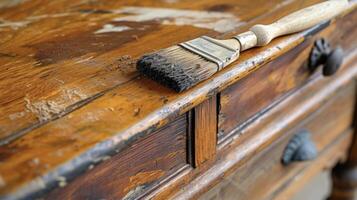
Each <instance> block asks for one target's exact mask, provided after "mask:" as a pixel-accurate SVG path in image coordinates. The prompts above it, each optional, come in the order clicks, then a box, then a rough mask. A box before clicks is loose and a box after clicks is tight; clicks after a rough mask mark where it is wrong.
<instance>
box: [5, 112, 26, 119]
mask: <svg viewBox="0 0 357 200" xmlns="http://www.w3.org/2000/svg"><path fill="white" fill-rule="evenodd" d="M25 115H26V112H23V111H22V112H16V113H13V114H10V115H9V119H10V120H16V119H19V118H22V117H24V116H25Z"/></svg>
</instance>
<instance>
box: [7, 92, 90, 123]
mask: <svg viewBox="0 0 357 200" xmlns="http://www.w3.org/2000/svg"><path fill="white" fill-rule="evenodd" d="M61 92H62V94H61V95H60V97H59V98H58V99H57V100H39V101H31V100H30V99H29V98H27V97H25V98H24V101H25V112H30V113H33V114H35V115H36V117H37V119H38V120H39V121H40V122H45V121H48V120H51V119H53V118H54V117H56V116H61V114H63V112H64V111H65V109H66V107H67V105H69V104H70V103H73V102H77V101H78V100H83V99H86V98H87V95H85V94H84V93H82V92H81V90H80V89H78V88H65V89H63V88H62V89H61ZM9 117H10V116H9ZM13 119H15V118H13Z"/></svg>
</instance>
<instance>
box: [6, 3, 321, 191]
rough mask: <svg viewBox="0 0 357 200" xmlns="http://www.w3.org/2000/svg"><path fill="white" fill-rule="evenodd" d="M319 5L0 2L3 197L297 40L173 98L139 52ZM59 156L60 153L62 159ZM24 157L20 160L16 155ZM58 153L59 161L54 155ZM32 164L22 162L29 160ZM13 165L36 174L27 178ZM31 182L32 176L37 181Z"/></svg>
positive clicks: (193, 101)
mask: <svg viewBox="0 0 357 200" xmlns="http://www.w3.org/2000/svg"><path fill="white" fill-rule="evenodd" d="M316 2H319V0H309V1H304V0H289V1H283V0H273V1H250V0H221V1H219V2H218V1H211V0H204V1H203V0H200V1H194V2H192V1H189V0H162V1H156V0H147V1H134V0H133V1H129V0H128V1H114V0H108V1H99V0H87V1H80V0H78V1H77V0H71V1H69V0H59V1H49V0H33V1H3V2H1V3H0V6H2V8H1V9H0V66H1V69H2V70H1V72H0V113H2V115H1V116H0V143H1V147H0V155H1V158H2V160H1V164H0V173H1V174H0V175H1V176H0V180H3V182H4V183H5V184H4V185H0V194H1V195H4V194H7V193H9V192H10V193H11V192H14V191H16V190H18V189H20V188H21V187H28V189H27V190H24V192H29V191H32V190H37V189H38V188H36V187H38V183H34V182H32V183H31V181H34V180H38V181H44V182H46V181H47V180H46V178H48V177H46V175H47V174H48V173H49V172H51V173H52V172H56V171H57V170H68V169H69V168H72V167H73V168H75V167H79V166H81V165H82V164H83V163H86V162H88V161H89V160H91V159H94V158H93V155H92V153H93V152H94V154H96V153H98V155H101V156H102V155H105V154H106V153H108V152H109V151H111V150H114V149H121V148H124V147H125V145H127V144H129V143H130V141H132V140H135V139H136V138H138V137H140V136H143V135H145V134H147V133H149V132H152V131H153V130H155V129H157V128H159V127H162V126H163V125H165V124H166V123H168V122H169V121H171V120H172V119H174V118H176V117H177V116H179V115H181V114H183V113H185V112H187V111H188V110H189V109H191V108H193V107H194V106H196V105H198V104H199V103H201V102H202V101H204V100H205V99H207V98H209V97H210V96H212V95H215V94H216V93H217V92H218V91H220V90H222V89H224V88H226V87H227V86H229V85H231V84H232V83H234V82H236V81H238V80H239V79H240V78H242V77H244V76H246V75H247V74H249V73H251V72H252V71H254V70H255V69H257V68H259V67H260V66H262V65H263V64H264V63H265V62H267V61H269V60H270V59H272V58H273V57H276V56H279V55H281V54H283V53H284V52H286V51H288V50H289V49H291V48H293V47H294V46H296V45H297V44H299V43H301V42H302V41H303V40H304V35H303V34H295V35H290V36H286V37H282V38H280V39H277V40H275V41H274V42H273V43H272V44H271V45H269V46H267V47H264V48H259V49H253V50H250V51H247V52H245V53H243V54H242V55H241V58H240V59H239V60H238V61H237V62H235V63H233V64H232V65H231V66H229V67H227V69H224V70H223V71H222V72H219V73H218V74H216V75H215V76H214V77H212V78H211V79H209V80H207V81H205V82H203V83H201V84H199V85H198V86H196V87H194V88H192V89H190V90H188V91H186V92H183V93H180V94H178V93H176V92H174V91H171V90H169V89H167V88H165V87H162V86H160V85H158V84H157V83H155V82H153V81H151V80H149V79H147V78H145V77H142V76H141V75H139V74H138V73H137V71H136V69H135V62H136V60H137V59H138V58H139V57H140V56H141V55H143V54H145V53H149V52H152V51H155V50H158V49H161V48H165V47H168V46H172V45H174V44H176V43H179V42H182V41H186V40H189V39H193V38H196V37H199V36H201V35H209V36H215V37H218V38H226V37H230V36H232V35H235V34H237V33H240V32H243V31H246V30H247V29H248V28H249V27H250V26H251V25H254V24H256V23H270V22H273V21H274V20H276V19H278V18H280V17H281V16H284V15H286V14H288V13H291V12H293V11H295V10H298V9H301V8H303V7H306V6H308V5H311V4H314V3H316ZM58 152H62V153H61V155H60V154H59V153H58ZM20 155H21V156H20ZM53 155H60V156H53ZM32 161H34V162H36V163H37V161H40V162H38V163H37V164H38V165H31V164H30V165H23V163H28V162H32ZM14 169H18V170H20V171H36V173H31V174H30V175H28V176H26V177H22V178H19V177H15V176H14V175H11V173H10V174H9V172H11V171H13V170H14ZM36 178H37V179H36Z"/></svg>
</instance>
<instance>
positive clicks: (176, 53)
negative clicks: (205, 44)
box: [137, 46, 216, 92]
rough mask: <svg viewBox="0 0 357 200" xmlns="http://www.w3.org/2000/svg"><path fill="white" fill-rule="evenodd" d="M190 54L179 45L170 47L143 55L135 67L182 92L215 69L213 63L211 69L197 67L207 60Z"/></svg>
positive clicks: (205, 77)
mask: <svg viewBox="0 0 357 200" xmlns="http://www.w3.org/2000/svg"><path fill="white" fill-rule="evenodd" d="M191 54H192V53H191V52H188V51H186V50H184V49H182V48H180V47H177V46H176V47H174V48H173V47H171V48H170V49H166V50H161V51H160V52H157V53H153V54H148V55H145V56H143V57H142V58H141V59H140V60H139V61H138V62H137V69H138V71H139V72H140V73H142V74H144V75H146V76H148V77H149V78H151V79H153V80H155V81H157V82H159V83H161V84H162V85H165V86H167V87H169V88H171V89H173V90H175V91H176V92H182V91H184V90H186V89H188V88H190V87H192V86H194V85H196V84H197V83H198V82H200V81H202V80H204V79H207V78H208V77H209V76H211V75H212V74H213V73H215V70H216V67H215V66H214V64H213V70H212V69H211V68H212V66H208V68H207V69H205V67H197V66H200V63H202V62H204V63H206V62H208V61H206V60H204V59H202V58H201V57H199V56H197V55H194V54H192V55H191ZM188 57H189V58H188ZM208 64H209V62H208ZM209 65H212V64H209ZM200 68H202V69H200Z"/></svg>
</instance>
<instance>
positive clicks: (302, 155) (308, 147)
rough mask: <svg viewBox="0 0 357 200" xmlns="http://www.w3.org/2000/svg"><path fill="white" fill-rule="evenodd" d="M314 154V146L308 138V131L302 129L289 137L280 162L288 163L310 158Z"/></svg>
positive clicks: (315, 152) (312, 157)
mask: <svg viewBox="0 0 357 200" xmlns="http://www.w3.org/2000/svg"><path fill="white" fill-rule="evenodd" d="M316 156H317V149H316V146H315V144H314V143H313V141H311V139H310V133H309V132H307V131H306V130H304V131H301V132H300V133H298V134H296V135H295V136H294V137H293V138H291V139H290V141H289V143H288V145H287V146H286V147H285V150H284V153H283V157H282V163H283V164H284V165H288V164H290V163H292V162H296V161H307V160H312V159H314V158H316Z"/></svg>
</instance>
